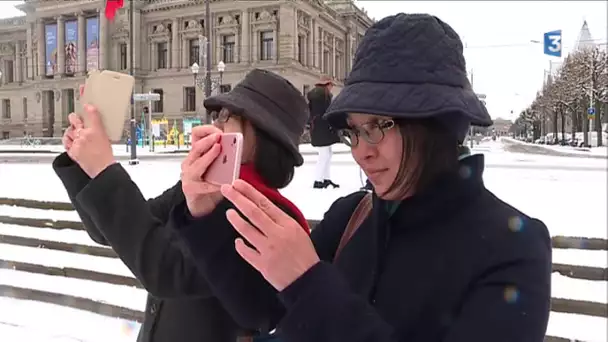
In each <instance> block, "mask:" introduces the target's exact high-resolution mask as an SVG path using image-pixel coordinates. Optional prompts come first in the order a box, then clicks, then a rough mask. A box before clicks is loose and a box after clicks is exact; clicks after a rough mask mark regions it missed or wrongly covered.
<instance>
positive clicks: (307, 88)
mask: <svg viewBox="0 0 608 342" xmlns="http://www.w3.org/2000/svg"><path fill="white" fill-rule="evenodd" d="M309 91H310V86H309V85H308V84H305V85H304V86H302V93H303V94H304V96H306V94H308V92H309Z"/></svg>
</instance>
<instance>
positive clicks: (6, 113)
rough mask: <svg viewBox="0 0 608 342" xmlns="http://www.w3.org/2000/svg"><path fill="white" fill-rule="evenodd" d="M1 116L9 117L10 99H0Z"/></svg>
mask: <svg viewBox="0 0 608 342" xmlns="http://www.w3.org/2000/svg"><path fill="white" fill-rule="evenodd" d="M2 118H3V119H10V118H11V100H9V99H4V100H2Z"/></svg>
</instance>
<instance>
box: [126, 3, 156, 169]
mask: <svg viewBox="0 0 608 342" xmlns="http://www.w3.org/2000/svg"><path fill="white" fill-rule="evenodd" d="M133 3H134V0H129V75H131V76H133V77H135V74H134V72H133V44H134V39H133V8H134V6H133ZM148 110H152V108H149V109H148ZM136 123H137V122H136V118H135V101H134V100H133V95H131V160H129V165H137V164H138V163H139V161H138V160H137V131H136V130H137V127H136Z"/></svg>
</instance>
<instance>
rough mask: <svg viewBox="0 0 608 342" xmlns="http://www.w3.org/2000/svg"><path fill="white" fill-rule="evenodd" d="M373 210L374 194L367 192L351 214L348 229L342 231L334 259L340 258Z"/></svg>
mask: <svg viewBox="0 0 608 342" xmlns="http://www.w3.org/2000/svg"><path fill="white" fill-rule="evenodd" d="M371 211H372V194H371V193H366V194H365V196H363V197H362V198H361V200H360V201H359V204H357V207H356V208H355V211H353V213H352V214H351V216H350V219H349V220H348V224H346V229H344V233H342V238H340V244H339V245H338V249H336V254H335V255H334V260H336V259H337V258H338V255H340V253H341V252H342V249H343V248H344V246H346V244H347V243H348V241H350V239H351V238H352V237H353V235H355V232H356V231H357V229H359V227H360V226H361V224H362V223H363V221H365V219H366V218H367V216H369V213H370V212H371Z"/></svg>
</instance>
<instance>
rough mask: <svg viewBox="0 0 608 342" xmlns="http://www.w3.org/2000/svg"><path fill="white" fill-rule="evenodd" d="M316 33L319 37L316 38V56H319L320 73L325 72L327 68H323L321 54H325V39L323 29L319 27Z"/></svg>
mask: <svg viewBox="0 0 608 342" xmlns="http://www.w3.org/2000/svg"><path fill="white" fill-rule="evenodd" d="M317 34H318V35H319V39H318V44H317V46H318V48H317V49H318V50H319V51H317V57H318V58H319V70H321V72H322V73H327V70H323V56H324V55H325V41H324V39H323V29H319V30H317Z"/></svg>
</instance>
